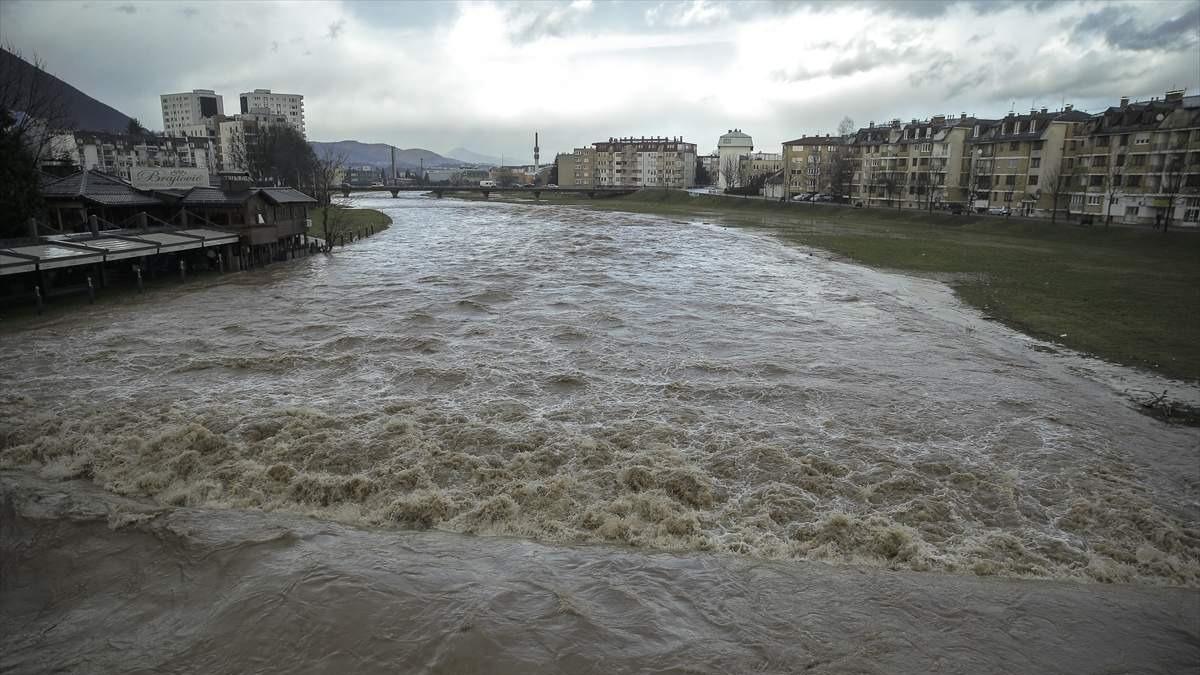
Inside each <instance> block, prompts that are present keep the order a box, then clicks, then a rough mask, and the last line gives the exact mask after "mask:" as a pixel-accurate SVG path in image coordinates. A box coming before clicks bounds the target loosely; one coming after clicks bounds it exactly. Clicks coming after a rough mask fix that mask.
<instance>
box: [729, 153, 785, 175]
mask: <svg viewBox="0 0 1200 675" xmlns="http://www.w3.org/2000/svg"><path fill="white" fill-rule="evenodd" d="M738 168H739V171H740V172H741V175H742V176H744V177H747V178H749V177H752V176H767V175H771V174H773V173H775V172H777V171H779V170H780V169H782V168H783V153H780V152H752V153H750V154H748V155H742V158H741V161H740V162H739V164H738Z"/></svg>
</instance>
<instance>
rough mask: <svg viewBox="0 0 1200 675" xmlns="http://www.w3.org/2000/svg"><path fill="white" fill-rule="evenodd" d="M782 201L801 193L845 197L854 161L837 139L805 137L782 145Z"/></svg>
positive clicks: (844, 144) (842, 141)
mask: <svg viewBox="0 0 1200 675" xmlns="http://www.w3.org/2000/svg"><path fill="white" fill-rule="evenodd" d="M782 155H783V169H784V181H783V185H784V193H783V194H784V199H791V198H792V197H793V196H795V195H798V194H803V193H814V192H815V193H821V194H829V195H832V196H835V197H843V196H847V193H846V190H847V189H848V188H849V186H850V175H851V174H852V173H853V168H852V164H853V160H852V159H851V156H850V152H849V150H848V149H847V144H846V139H844V138H842V137H840V136H830V135H829V134H826V135H824V136H804V137H802V138H797V139H795V140H791V141H787V142H785V143H784V144H783V153H782Z"/></svg>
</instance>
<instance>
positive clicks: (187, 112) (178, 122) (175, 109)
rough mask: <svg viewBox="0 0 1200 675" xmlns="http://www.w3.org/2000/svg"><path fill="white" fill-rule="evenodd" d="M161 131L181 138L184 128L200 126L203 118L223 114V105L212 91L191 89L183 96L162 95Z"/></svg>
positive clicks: (160, 97)
mask: <svg viewBox="0 0 1200 675" xmlns="http://www.w3.org/2000/svg"><path fill="white" fill-rule="evenodd" d="M158 98H159V100H160V102H161V103H162V116H163V131H165V132H166V134H167V135H168V136H183V135H185V134H184V128H185V127H194V126H196V125H197V124H202V123H203V120H204V119H205V118H210V117H217V116H219V115H224V114H225V103H224V101H222V100H221V96H220V95H219V94H217V93H216V92H214V91H213V90H212V89H193V90H192V91H190V92H186V93H183V94H162V95H161V96H159V97H158Z"/></svg>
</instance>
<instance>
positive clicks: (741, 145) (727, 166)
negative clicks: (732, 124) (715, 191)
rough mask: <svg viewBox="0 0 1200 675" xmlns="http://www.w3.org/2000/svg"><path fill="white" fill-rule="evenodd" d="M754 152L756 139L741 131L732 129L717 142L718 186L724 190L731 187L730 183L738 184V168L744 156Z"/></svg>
mask: <svg viewBox="0 0 1200 675" xmlns="http://www.w3.org/2000/svg"><path fill="white" fill-rule="evenodd" d="M753 151H754V139H752V138H750V135H749V134H744V133H742V130H741V129H730V130H729V133H727V134H723V135H722V136H721V138H720V139H719V140H718V141H717V158H718V159H717V175H716V176H714V178H716V179H717V186H718V187H720V188H721V189H722V190H724V189H725V188H727V187H730V185H729V182H730V180H732V182H735V183H736V182H737V174H738V168H739V167H740V166H741V161H742V155H748V154H750V153H751V152H753Z"/></svg>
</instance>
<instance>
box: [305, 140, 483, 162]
mask: <svg viewBox="0 0 1200 675" xmlns="http://www.w3.org/2000/svg"><path fill="white" fill-rule="evenodd" d="M308 145H309V147H311V148H312V149H313V152H315V153H317V155H318V156H321V155H324V154H326V153H327V152H332V153H334V154H336V155H342V156H344V157H345V158H346V163H347V164H349V165H351V166H362V165H369V166H374V167H377V168H385V167H390V166H391V165H392V146H390V145H388V144H387V143H363V142H362V141H355V140H344V141H309V142H308ZM461 163H462V162H461V161H460V160H457V159H453V158H450V157H443V156H442V155H439V154H437V153H436V152H434V151H432V150H426V149H425V148H407V149H402V148H396V168H398V169H416V168H419V167H420V166H422V165H423V166H425V167H426V168H430V167H440V166H458V165H459V164H461Z"/></svg>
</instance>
